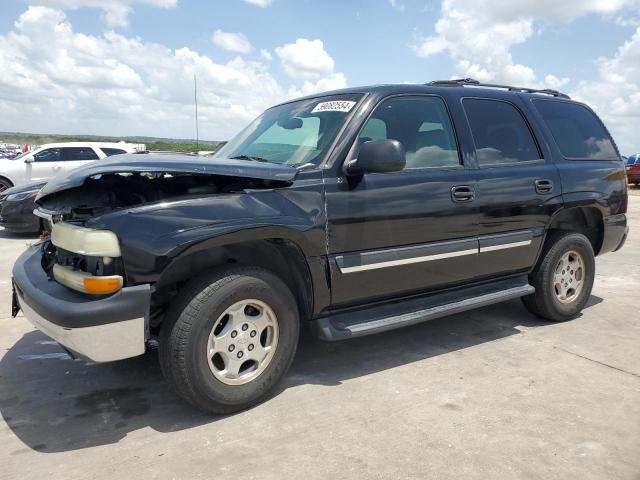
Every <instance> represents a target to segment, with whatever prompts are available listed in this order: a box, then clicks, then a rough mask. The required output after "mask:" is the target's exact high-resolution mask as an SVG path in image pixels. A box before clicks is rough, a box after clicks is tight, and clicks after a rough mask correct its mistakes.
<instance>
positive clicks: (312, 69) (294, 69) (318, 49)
mask: <svg viewBox="0 0 640 480" xmlns="http://www.w3.org/2000/svg"><path fill="white" fill-rule="evenodd" d="M276 54H277V55H278V57H280V60H281V61H282V66H283V67H284V71H285V73H286V74H287V75H289V76H290V77H291V78H295V79H304V80H317V79H319V78H321V77H323V76H325V75H329V74H331V73H333V68H334V66H335V62H334V61H333V58H331V57H330V56H329V54H328V53H327V52H326V50H325V49H324V44H323V43H322V40H307V39H306V38H298V39H297V40H296V41H295V43H287V44H285V45H283V46H281V47H277V48H276Z"/></svg>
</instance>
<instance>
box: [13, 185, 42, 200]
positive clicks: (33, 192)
mask: <svg viewBox="0 0 640 480" xmlns="http://www.w3.org/2000/svg"><path fill="white" fill-rule="evenodd" d="M39 191H40V189H39V188H38V189H37V190H29V191H28V192H20V193H12V194H11V195H7V196H6V198H5V200H6V201H7V202H19V201H21V200H25V199H27V198H29V197H33V198H35V196H36V195H38V192H39Z"/></svg>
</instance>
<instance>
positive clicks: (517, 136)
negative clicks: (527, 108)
mask: <svg viewBox="0 0 640 480" xmlns="http://www.w3.org/2000/svg"><path fill="white" fill-rule="evenodd" d="M462 106H463V109H464V112H465V115H466V117H467V122H468V126H469V129H470V133H471V137H472V138H473V142H474V145H475V153H476V162H477V167H478V173H477V191H478V198H477V203H478V208H479V231H478V234H479V237H478V239H479V242H480V253H479V257H478V268H479V271H478V274H479V275H480V276H495V275H500V274H504V273H516V272H518V271H526V270H528V269H530V267H531V266H532V265H533V264H534V263H535V261H536V258H537V254H538V250H539V249H540V247H541V244H542V241H543V239H544V232H545V226H546V225H547V224H548V223H549V219H550V217H551V216H552V215H553V213H554V212H555V211H556V210H557V209H559V208H560V207H561V205H562V196H561V193H562V192H561V183H560V177H559V174H558V170H557V168H556V166H555V164H554V163H553V162H552V160H551V158H549V157H550V155H547V158H545V155H544V154H543V151H542V150H541V148H540V145H539V143H538V141H537V139H536V136H535V135H534V130H533V129H532V126H531V124H530V123H529V122H528V121H527V119H526V118H525V115H524V114H523V111H522V110H521V108H520V106H519V105H516V104H515V103H512V102H510V101H506V100H497V99H486V98H469V97H468V98H464V99H463V100H462Z"/></svg>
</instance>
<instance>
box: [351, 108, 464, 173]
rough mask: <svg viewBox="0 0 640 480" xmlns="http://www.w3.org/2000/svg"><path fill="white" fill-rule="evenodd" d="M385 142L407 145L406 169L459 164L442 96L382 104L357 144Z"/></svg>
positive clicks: (365, 126) (368, 122) (451, 128)
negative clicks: (394, 141)
mask: <svg viewBox="0 0 640 480" xmlns="http://www.w3.org/2000/svg"><path fill="white" fill-rule="evenodd" d="M386 139H393V140H398V141H399V142H400V143H402V145H403V146H404V148H405V150H406V152H407V164H406V166H405V169H412V168H427V167H455V166H459V165H460V157H459V155H458V149H457V147H456V141H455V136H454V133H453V126H452V125H451V119H450V118H449V114H448V112H447V109H446V107H445V104H444V101H443V100H442V99H441V98H439V97H428V96H402V97H393V98H390V99H388V100H385V101H384V102H382V103H381V104H380V105H379V106H378V107H377V108H376V109H375V111H374V112H373V114H372V116H371V117H370V118H369V120H367V123H366V124H365V125H364V127H363V129H362V131H361V132H360V135H359V136H358V143H359V144H360V145H362V144H363V143H366V142H369V141H371V140H386Z"/></svg>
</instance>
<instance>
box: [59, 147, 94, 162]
mask: <svg viewBox="0 0 640 480" xmlns="http://www.w3.org/2000/svg"><path fill="white" fill-rule="evenodd" d="M60 150H62V159H63V160H64V161H66V162H74V161H80V160H98V155H97V154H96V152H94V151H93V148H90V147H65V148H61V149H60Z"/></svg>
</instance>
